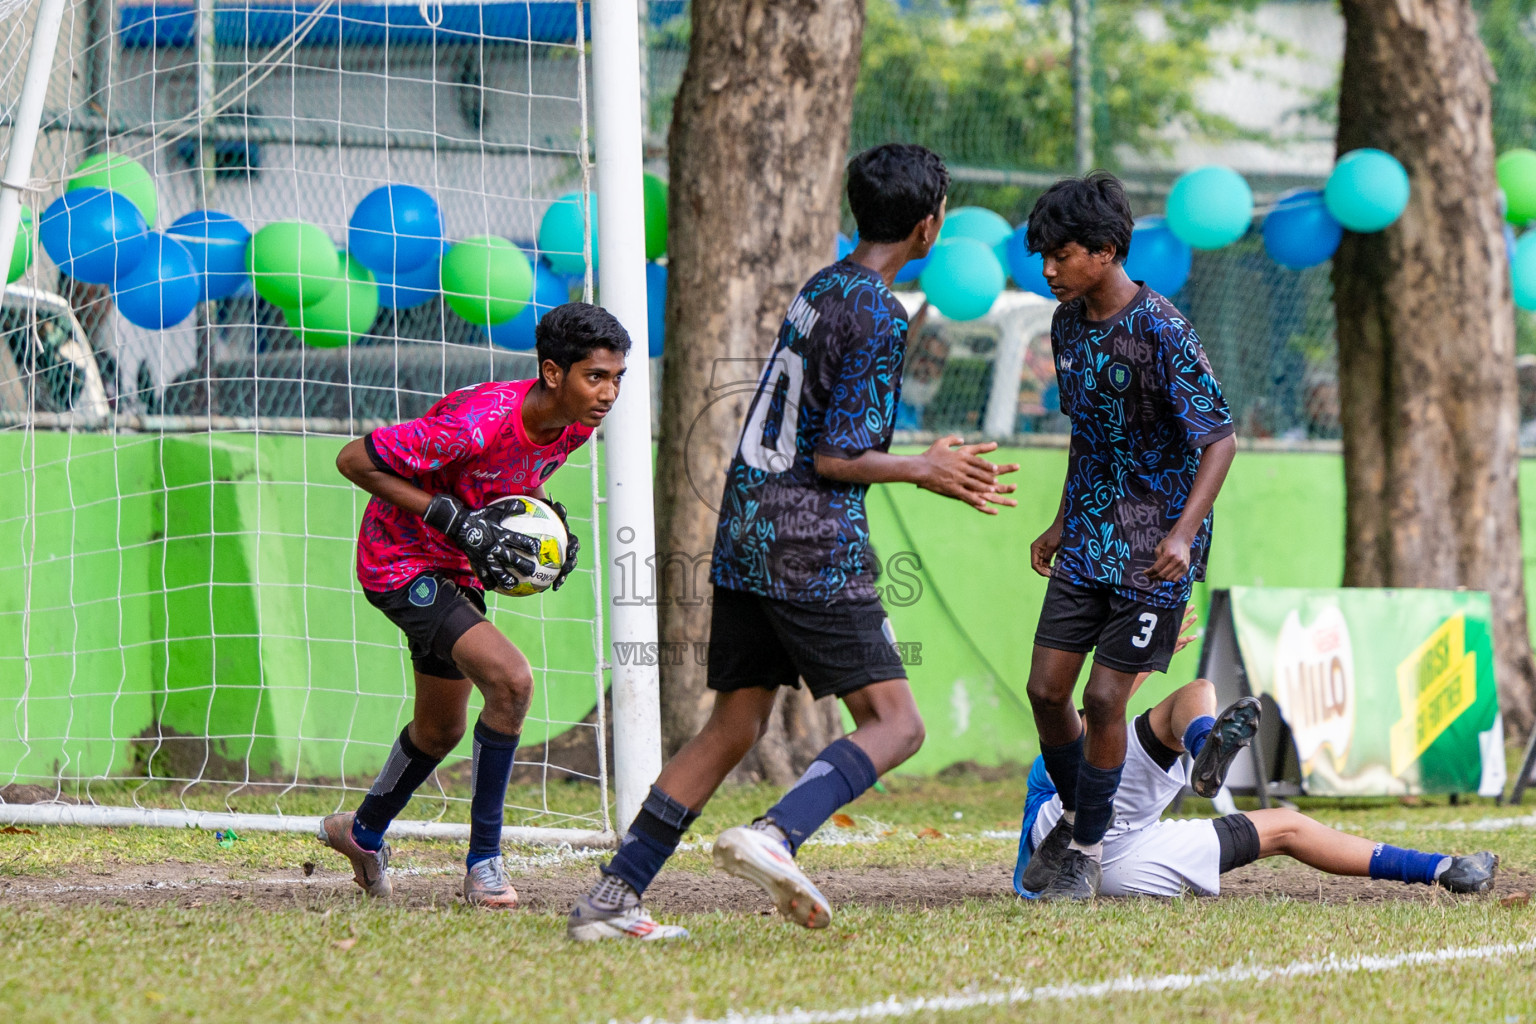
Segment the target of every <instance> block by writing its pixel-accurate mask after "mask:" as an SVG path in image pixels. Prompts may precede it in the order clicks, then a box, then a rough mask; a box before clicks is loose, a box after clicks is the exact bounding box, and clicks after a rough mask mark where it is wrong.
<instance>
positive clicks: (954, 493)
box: [917, 434, 1019, 516]
mask: <svg viewBox="0 0 1536 1024" xmlns="http://www.w3.org/2000/svg"><path fill="white" fill-rule="evenodd" d="M996 450H997V442H995V441H987V442H985V443H982V444H966V443H965V441H964V439H963V438H961V437H959V436H958V435H955V434H948V435H946V436H944V437H941V438H939V439H938V440H937V441H935V442H933V444H931V445H929V446H928V450H927V451H925V452H923V454H921V455H919V456H918V458H919V459H920V460H921V461H922V463H923V466H924V470H923V474H922V479H920V480H919V481H918V484H917V485H918V486H919V487H921V488H923V489H924V490H927V491H932V492H933V493H935V494H942V495H944V496H945V497H946V498H954V499H955V500H956V501H963V502H965V503H966V504H967V505H969V506H971V507H972V508H974V509H975V510H976V511H978V512H985V513H986V514H987V515H989V516H995V515H997V509H995V508H990V507H988V506H989V505H1005V506H1007V507H1009V508H1017V507H1018V504H1019V503H1018V502H1017V501H1015V500H1014V499H1012V498H1006V497H1003V495H1006V494H1012V493H1013V492H1014V491H1015V490H1017V487H1016V485H1014V484H1000V483H998V482H997V478H998V477H1000V476H1002V475H1003V474H1004V473H1014V472H1017V471H1018V468H1019V466H1018V463H1014V462H1010V463H1007V464H1006V465H999V464H998V463H995V462H990V461H988V460H987V459H984V458H982V457H981V456H982V455H984V454H985V453H987V452H990V451H996Z"/></svg>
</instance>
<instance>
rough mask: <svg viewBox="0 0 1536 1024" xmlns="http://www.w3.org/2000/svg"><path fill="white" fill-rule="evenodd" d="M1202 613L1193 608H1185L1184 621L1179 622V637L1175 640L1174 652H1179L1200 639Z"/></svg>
mask: <svg viewBox="0 0 1536 1024" xmlns="http://www.w3.org/2000/svg"><path fill="white" fill-rule="evenodd" d="M1199 625H1200V613H1199V612H1197V611H1195V610H1194V609H1193V608H1186V609H1184V621H1183V622H1181V623H1179V639H1178V640H1176V641H1175V642H1174V645H1173V653H1174V654H1178V653H1179V652H1180V651H1182V650H1183V649H1184V648H1186V647H1188V646H1189V645H1190V644H1192V643H1194V642H1195V641H1196V640H1199V639H1200V630H1199V629H1198V628H1197V627H1198V626H1199Z"/></svg>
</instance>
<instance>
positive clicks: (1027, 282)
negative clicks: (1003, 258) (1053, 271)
mask: <svg viewBox="0 0 1536 1024" xmlns="http://www.w3.org/2000/svg"><path fill="white" fill-rule="evenodd" d="M1028 234H1029V225H1028V224H1027V223H1025V224H1020V225H1019V227H1018V230H1016V231H1015V232H1014V233H1013V234H1011V235H1009V236H1008V241H1007V242H1005V243H1004V251H1005V252H1006V253H1007V261H1008V276H1009V277H1011V278H1013V283H1014V284H1016V285H1018V286H1019V287H1020V288H1023V289H1024V290H1025V291H1029V292H1034V293H1035V294H1036V295H1042V296H1044V297H1045V298H1047V299H1049V298H1052V297H1053V296H1052V295H1051V286H1050V285H1049V284H1047V283H1046V280H1045V257H1043V256H1041V255H1040V254H1039V253H1037V252H1030V251H1029V243H1028V240H1027V238H1026V236H1027V235H1028Z"/></svg>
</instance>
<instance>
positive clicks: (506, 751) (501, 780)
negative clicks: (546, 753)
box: [464, 720, 518, 867]
mask: <svg viewBox="0 0 1536 1024" xmlns="http://www.w3.org/2000/svg"><path fill="white" fill-rule="evenodd" d="M517 741H518V737H517V736H508V735H507V734H506V733H501V732H497V731H496V730H495V729H490V728H487V727H486V725H485V723H484V722H481V721H478V720H477V721H476V722H475V757H474V762H473V764H472V767H471V768H470V773H469V778H470V783H469V785H470V789H471V790H472V792H473V795H472V796H471V797H470V800H469V856H468V857H466V858H465V859H464V860H465V864H466V865H467V866H468V867H474V866H475V865H476V864H478V863H480V862H481V861H483V860H489V859H490V858H491V857H495V856H497V855H498V854H500V853H501V825H502V821H503V820H504V818H505V813H506V805H507V780H508V779H510V778H511V777H512V756H513V755H514V754H516V753H517Z"/></svg>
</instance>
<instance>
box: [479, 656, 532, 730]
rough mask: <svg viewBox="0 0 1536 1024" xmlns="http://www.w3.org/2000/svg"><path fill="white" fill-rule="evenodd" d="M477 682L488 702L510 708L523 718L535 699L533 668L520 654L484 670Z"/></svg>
mask: <svg viewBox="0 0 1536 1024" xmlns="http://www.w3.org/2000/svg"><path fill="white" fill-rule="evenodd" d="M475 683H476V684H477V685H478V686H479V687H480V692H481V693H482V694H484V696H485V701H486V703H487V704H495V705H497V706H501V707H505V708H510V709H511V710H512V711H513V713H514V714H515V715H516V716H517V717H518V718H519V719H521V718H522V716H523V715H525V714H527V712H528V705H529V704H530V703H531V702H532V700H533V668H532V667H531V666H530V665H529V664H528V659H527V658H524V657H523V656H522V655H521V654H519V655H518V656H517V657H516V658H507V659H505V660H504V661H502V662H500V663H498V664H497V665H495V666H494V667H492V668H490V669H486V670H482V671H481V672H480V673H479V677H478V678H477V679H476V680H475Z"/></svg>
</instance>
